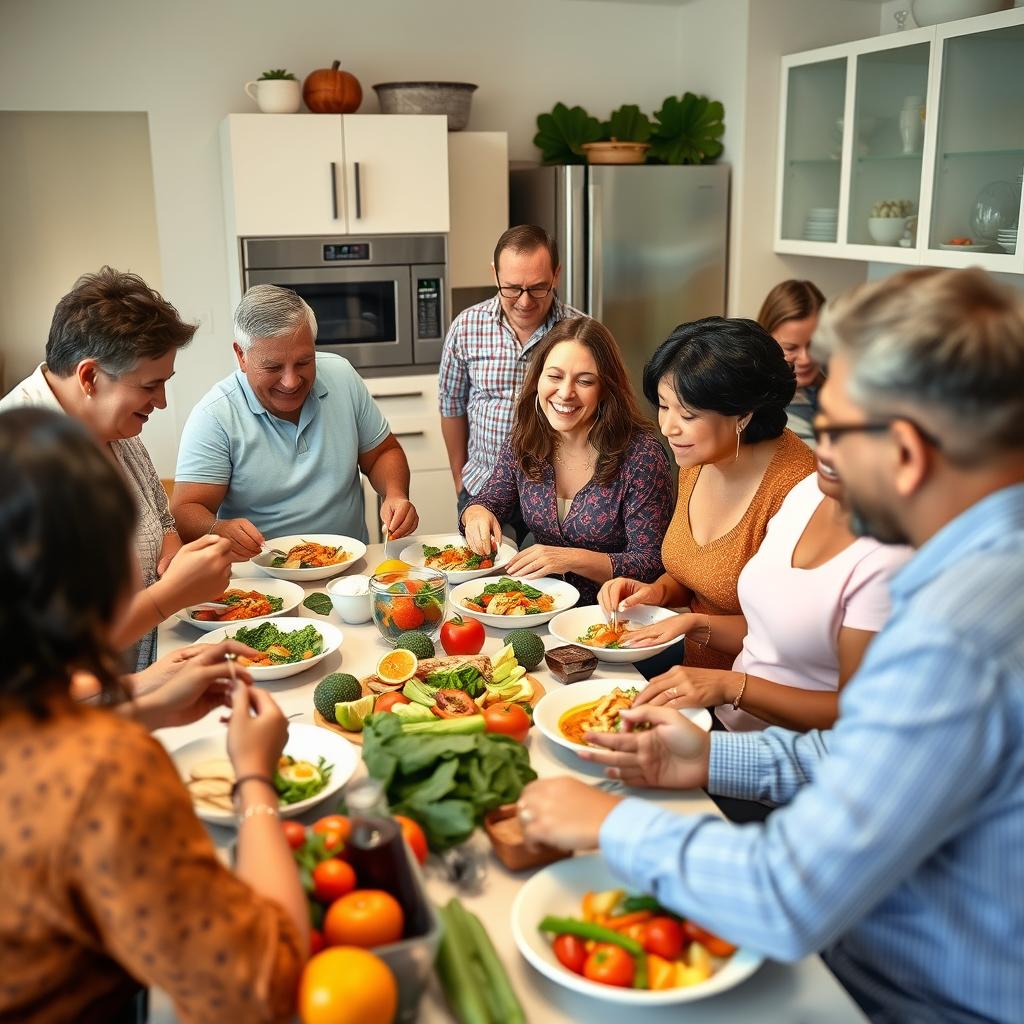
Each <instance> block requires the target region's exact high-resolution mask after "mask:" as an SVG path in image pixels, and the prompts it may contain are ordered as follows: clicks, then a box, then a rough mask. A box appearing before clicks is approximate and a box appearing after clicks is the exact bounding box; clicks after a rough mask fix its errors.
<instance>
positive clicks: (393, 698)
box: [373, 690, 412, 714]
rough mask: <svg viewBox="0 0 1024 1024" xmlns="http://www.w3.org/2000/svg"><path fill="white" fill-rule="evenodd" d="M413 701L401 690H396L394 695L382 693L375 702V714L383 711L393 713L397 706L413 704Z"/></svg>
mask: <svg viewBox="0 0 1024 1024" xmlns="http://www.w3.org/2000/svg"><path fill="white" fill-rule="evenodd" d="M411 703H412V701H411V700H409V698H408V697H406V695H405V694H404V693H402V691H401V690H395V691H393V692H392V693H382V694H381V695H380V696H379V697H378V698H377V699H376V700H375V701H374V702H373V713H374V714H377V713H378V712H381V711H392V710H394V707H395V705H396V704H411Z"/></svg>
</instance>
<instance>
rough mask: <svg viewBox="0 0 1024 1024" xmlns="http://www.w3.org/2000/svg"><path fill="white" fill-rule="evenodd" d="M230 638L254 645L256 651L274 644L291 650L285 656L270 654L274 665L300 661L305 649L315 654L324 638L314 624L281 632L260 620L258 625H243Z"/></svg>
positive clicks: (322, 645) (321, 648) (317, 652)
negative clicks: (288, 631)
mask: <svg viewBox="0 0 1024 1024" xmlns="http://www.w3.org/2000/svg"><path fill="white" fill-rule="evenodd" d="M232 639H234V640H237V641H238V642H239V643H240V644H245V645H246V646H248V647H255V648H256V650H257V651H266V650H267V649H268V648H269V647H276V646H281V647H286V648H287V649H288V650H289V651H291V654H290V655H289V656H288V657H287V658H285V657H282V656H280V655H278V654H271V655H270V660H271V662H272V663H273V664H274V665H290V664H292V663H294V662H296V661H301V660H302V656H303V654H305V653H306V651H312V652H313V654H314V655H316V654H319V653H320V652H321V651H322V650H323V649H324V638H323V637H322V636H321V635H320V633H319V632H318V631H317V629H316V627H315V626H304V627H303V628H302V629H293V630H292V631H291V632H290V633H283V632H281V630H280V629H278V627H277V626H276V625H275V624H274V623H273V622H270V621H267V622H261V623H260V624H259V625H258V626H243V627H242V628H241V629H239V630H238V632H237V633H235V634H234V637H233V638H232Z"/></svg>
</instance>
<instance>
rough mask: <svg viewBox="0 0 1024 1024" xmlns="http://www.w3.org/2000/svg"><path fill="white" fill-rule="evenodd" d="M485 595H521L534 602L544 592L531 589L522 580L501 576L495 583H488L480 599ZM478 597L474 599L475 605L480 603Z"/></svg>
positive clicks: (534, 588)
mask: <svg viewBox="0 0 1024 1024" xmlns="http://www.w3.org/2000/svg"><path fill="white" fill-rule="evenodd" d="M486 594H523V595H524V596H525V597H528V598H529V599H530V600H531V601H536V600H537V598H538V597H543V596H544V591H543V590H538V589H537V588H536V587H531V586H530V584H529V583H524V582H523V581H522V580H513V579H510V578H509V577H508V576H502V577H501V579H500V580H498V582H497V583H488V584H487V586H486V587H484V592H483V594H481V595H480V597H484V596H485V595H486ZM480 597H477V598H474V600H475V601H476V603H477V604H481V603H482V602H481V601H480Z"/></svg>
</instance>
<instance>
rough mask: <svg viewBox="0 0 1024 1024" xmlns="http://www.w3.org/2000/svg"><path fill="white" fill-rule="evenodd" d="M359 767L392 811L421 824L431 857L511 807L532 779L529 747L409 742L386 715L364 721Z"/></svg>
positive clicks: (488, 741)
mask: <svg viewBox="0 0 1024 1024" xmlns="http://www.w3.org/2000/svg"><path fill="white" fill-rule="evenodd" d="M363 760H364V761H365V763H366V767H367V770H368V771H369V773H370V775H371V776H373V778H375V779H379V780H380V781H381V782H382V783H383V784H384V787H385V789H386V790H387V796H388V803H389V804H390V806H391V808H392V810H393V812H394V813H395V814H405V815H407V816H408V817H410V818H412V819H413V820H415V821H417V822H419V824H420V825H421V826H422V828H423V830H424V832H425V833H426V836H427V841H428V843H429V844H430V846H431V848H432V849H434V850H444V849H447V848H448V847H449V846H454V845H455V844H456V843H461V842H462V841H463V840H465V839H466V838H467V837H468V836H469V835H470V834H471V833H472V831H473V829H474V828H475V827H476V826H477V825H479V824H480V822H481V821H482V820H483V817H484V815H485V814H486V813H487V812H488V811H490V810H493V809H494V808H495V807H498V806H500V805H501V804H505V803H515V801H516V800H518V799H519V794H520V793H521V792H522V790H523V786H525V785H526V783H527V782H530V781H532V780H533V779H535V778H536V777H537V773H536V772H535V771H534V770H533V769H532V768H531V767H530V755H529V753H528V752H527V750H526V748H525V747H524V746H522V744H519V743H516V741H515V740H513V739H511V738H510V737H508V736H499V735H496V734H491V733H475V734H473V735H457V734H456V735H452V734H451V733H443V734H440V735H431V734H429V733H425V734H420V735H417V734H415V733H413V734H410V735H407V734H405V733H404V732H403V723H402V721H401V720H400V719H399V718H397V717H396V716H395V715H391V714H380V715H371V716H370V717H369V718H368V719H367V720H366V725H365V728H364V730H363Z"/></svg>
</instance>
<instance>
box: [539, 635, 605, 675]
mask: <svg viewBox="0 0 1024 1024" xmlns="http://www.w3.org/2000/svg"><path fill="white" fill-rule="evenodd" d="M544 660H545V661H546V662H547V666H548V668H549V669H550V670H551V673H552V674H553V675H554V676H556V677H557V678H558V679H559V680H560V681H561V682H563V683H578V682H580V680H582V679H589V678H590V677H591V676H592V675H593V674H594V669H596V668H597V657H596V656H595V655H594V654H592V653H591V652H590V651H588V650H587V649H586V648H584V647H577V646H576V645H575V644H566V645H565V646H564V647H553V648H552V649H551V650H550V651H546V652H545V654H544Z"/></svg>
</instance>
